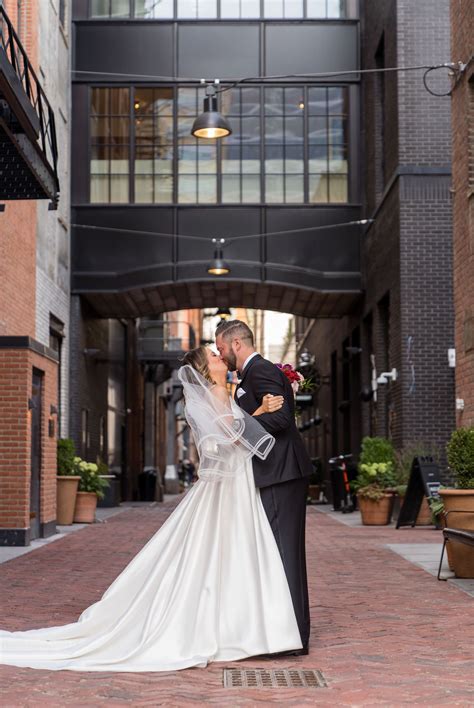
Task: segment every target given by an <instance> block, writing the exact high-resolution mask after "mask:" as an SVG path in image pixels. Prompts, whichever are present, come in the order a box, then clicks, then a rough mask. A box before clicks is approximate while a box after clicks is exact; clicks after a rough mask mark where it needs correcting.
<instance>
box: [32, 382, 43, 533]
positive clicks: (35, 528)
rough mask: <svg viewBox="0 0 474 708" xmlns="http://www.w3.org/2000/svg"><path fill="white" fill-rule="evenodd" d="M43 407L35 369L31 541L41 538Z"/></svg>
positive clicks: (33, 385) (40, 384)
mask: <svg viewBox="0 0 474 708" xmlns="http://www.w3.org/2000/svg"><path fill="white" fill-rule="evenodd" d="M42 405H43V374H42V372H41V371H38V370H37V369H33V384H32V389H31V483H30V539H31V540H33V539H35V538H39V536H40V485H41V411H42Z"/></svg>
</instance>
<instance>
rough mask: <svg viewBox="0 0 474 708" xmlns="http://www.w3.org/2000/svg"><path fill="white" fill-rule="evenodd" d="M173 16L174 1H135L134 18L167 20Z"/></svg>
mask: <svg viewBox="0 0 474 708" xmlns="http://www.w3.org/2000/svg"><path fill="white" fill-rule="evenodd" d="M173 14H174V0H135V17H143V18H145V19H167V18H172V17H173Z"/></svg>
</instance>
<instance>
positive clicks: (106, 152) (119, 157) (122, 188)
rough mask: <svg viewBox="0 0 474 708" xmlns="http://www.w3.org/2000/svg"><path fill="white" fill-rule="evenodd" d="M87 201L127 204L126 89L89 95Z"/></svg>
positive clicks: (128, 151) (95, 90)
mask: <svg viewBox="0 0 474 708" xmlns="http://www.w3.org/2000/svg"><path fill="white" fill-rule="evenodd" d="M90 135H91V160H90V180H91V202H99V203H114V204H118V203H127V202H129V201H130V194H129V185H130V89H128V88H93V89H92V92H91V117H90Z"/></svg>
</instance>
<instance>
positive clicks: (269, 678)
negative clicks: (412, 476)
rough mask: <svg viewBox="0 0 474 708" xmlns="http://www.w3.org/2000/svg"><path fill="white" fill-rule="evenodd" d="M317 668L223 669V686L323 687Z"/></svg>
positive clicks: (324, 685) (324, 684)
mask: <svg viewBox="0 0 474 708" xmlns="http://www.w3.org/2000/svg"><path fill="white" fill-rule="evenodd" d="M326 686H327V684H326V681H325V680H324V676H323V675H322V673H321V671H319V670H318V669H224V688H325V687H326Z"/></svg>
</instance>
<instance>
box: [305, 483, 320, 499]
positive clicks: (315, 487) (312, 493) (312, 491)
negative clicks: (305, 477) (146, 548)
mask: <svg viewBox="0 0 474 708" xmlns="http://www.w3.org/2000/svg"><path fill="white" fill-rule="evenodd" d="M320 494H321V486H320V485H319V484H310V485H309V487H308V496H309V497H310V498H311V499H312V500H313V501H318V499H319V496H320Z"/></svg>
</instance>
